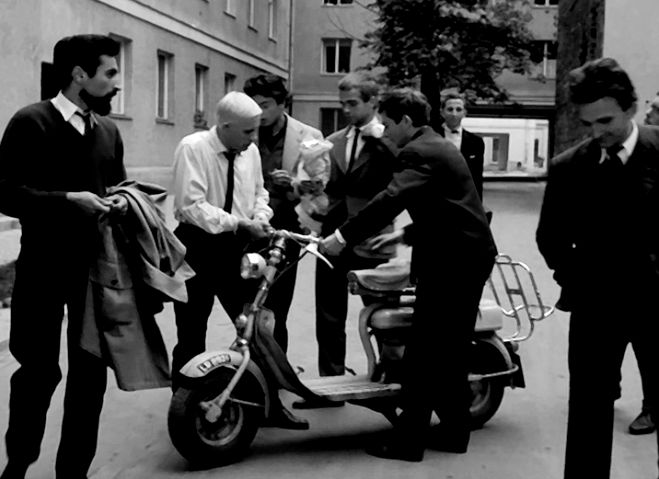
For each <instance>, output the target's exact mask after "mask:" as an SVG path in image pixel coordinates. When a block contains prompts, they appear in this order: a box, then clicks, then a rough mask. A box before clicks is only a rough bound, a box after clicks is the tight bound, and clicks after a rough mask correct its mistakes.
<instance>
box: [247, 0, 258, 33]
mask: <svg viewBox="0 0 659 479" xmlns="http://www.w3.org/2000/svg"><path fill="white" fill-rule="evenodd" d="M247 26H248V27H249V28H251V29H252V30H257V28H256V7H255V6H254V0H247Z"/></svg>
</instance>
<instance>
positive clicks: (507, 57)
mask: <svg viewBox="0 0 659 479" xmlns="http://www.w3.org/2000/svg"><path fill="white" fill-rule="evenodd" d="M367 8H369V9H371V10H372V11H374V12H375V14H376V16H377V21H376V25H377V27H376V29H375V30H374V31H371V32H368V33H367V34H366V36H365V39H364V41H363V42H362V46H365V47H367V48H368V49H370V50H371V51H372V52H373V53H374V54H375V60H374V61H373V62H372V64H371V65H369V66H370V67H384V68H385V69H386V77H387V80H388V82H389V84H390V85H394V86H404V85H410V84H417V83H419V82H420V88H421V91H422V92H423V93H425V94H426V96H427V97H428V100H430V102H431V104H433V105H434V104H437V102H438V101H439V94H440V92H441V91H442V90H444V89H447V88H458V89H459V90H460V91H462V92H463V93H464V94H465V95H466V96H467V97H468V98H469V99H470V100H475V99H482V100H490V101H497V102H500V101H505V100H506V99H507V94H506V92H505V91H504V90H502V89H501V88H500V87H499V85H497V84H496V82H495V79H496V77H497V76H499V75H500V74H501V72H502V71H503V70H504V69H508V70H511V71H513V72H516V73H527V72H528V69H529V66H530V63H529V56H530V53H531V50H532V43H531V41H532V39H533V37H532V34H531V33H530V32H529V30H528V29H527V27H526V25H527V23H528V21H529V20H530V13H529V11H528V1H527V0H498V1H489V0H481V1H478V0H461V1H460V0H374V1H373V2H372V3H371V4H369V5H368V7H367Z"/></svg>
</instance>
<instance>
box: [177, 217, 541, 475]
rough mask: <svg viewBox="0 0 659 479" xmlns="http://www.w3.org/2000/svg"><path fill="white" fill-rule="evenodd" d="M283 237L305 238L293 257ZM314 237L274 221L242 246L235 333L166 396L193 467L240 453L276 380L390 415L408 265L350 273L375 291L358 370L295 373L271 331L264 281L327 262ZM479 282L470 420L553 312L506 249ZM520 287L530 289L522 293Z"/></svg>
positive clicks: (478, 419)
mask: <svg viewBox="0 0 659 479" xmlns="http://www.w3.org/2000/svg"><path fill="white" fill-rule="evenodd" d="M289 241H295V242H297V243H299V244H301V245H302V246H304V249H303V253H302V254H301V255H300V256H299V257H298V258H292V259H288V260H287V259H286V258H285V251H286V245H287V243H288V242H289ZM319 242H320V239H319V238H318V237H316V236H312V235H301V234H296V233H292V232H288V231H285V230H278V231H275V232H274V233H273V234H272V237H271V241H270V244H269V247H268V248H267V249H266V250H264V251H263V252H262V253H263V254H260V253H249V254H246V255H245V256H244V257H243V261H242V265H241V274H242V276H243V278H245V279H248V278H261V280H260V283H259V288H258V290H257V292H256V294H255V297H254V300H253V302H252V303H250V304H248V305H246V306H245V308H244V310H243V313H242V314H241V315H240V316H239V317H238V318H237V319H236V321H235V327H236V331H237V337H236V339H235V340H234V342H233V344H232V345H231V346H230V347H229V348H228V349H226V350H220V351H208V352H204V353H202V354H199V355H197V356H196V357H194V358H193V359H191V360H190V361H189V362H188V363H187V364H186V365H185V366H183V368H182V369H181V370H180V374H181V377H182V379H181V381H180V387H179V388H178V389H177V390H176V392H175V393H174V395H173V397H172V400H171V404H170V408H169V415H168V428H169V434H170V437H171V440H172V443H173V444H174V447H175V448H176V449H177V450H178V451H179V452H180V453H181V455H182V456H183V457H185V458H186V459H187V460H188V461H189V462H190V463H191V464H193V465H194V466H195V467H213V466H219V465H225V464H230V463H232V462H236V461H238V460H240V459H241V458H242V457H243V456H244V455H245V454H246V453H247V451H248V450H249V447H250V445H251V443H252V441H253V439H254V436H255V435H256V433H257V431H258V429H259V427H260V426H262V425H264V424H265V422H266V421H267V419H268V418H269V417H270V415H271V404H272V403H273V398H274V397H275V395H277V394H278V391H279V389H286V390H288V391H291V392H292V393H294V394H296V395H298V396H300V397H301V398H303V399H307V400H310V401H321V402H322V401H347V402H349V403H352V404H357V405H360V406H364V407H367V408H369V409H372V410H374V411H377V412H380V413H382V414H383V415H384V416H385V417H386V418H387V419H388V420H389V421H391V422H392V423H393V422H394V421H395V419H396V416H397V412H396V411H397V409H398V407H399V405H400V392H401V385H400V382H399V381H400V374H401V366H400V364H401V358H402V351H403V349H404V340H405V335H406V334H407V332H408V331H409V328H410V325H411V318H412V311H413V302H414V288H413V287H412V286H411V285H410V283H409V266H408V265H405V264H402V263H392V264H385V265H382V266H380V267H378V268H376V269H373V270H362V271H353V272H351V273H350V274H349V278H348V279H349V284H350V289H351V292H352V293H353V294H360V295H368V296H370V297H371V298H374V299H376V301H375V302H374V303H372V304H369V306H366V307H364V308H363V309H362V311H361V313H360V316H359V326H358V328H359V335H360V338H361V341H362V345H363V347H364V352H365V354H366V363H367V364H366V367H367V372H366V374H362V375H356V376H335V377H323V378H316V379H310V380H304V381H302V380H300V379H299V377H298V375H297V374H296V372H295V371H294V370H293V368H292V367H291V365H290V363H289V362H288V360H287V358H286V355H285V354H284V352H283V351H282V350H281V349H280V348H279V346H278V345H277V343H276V341H275V340H274V338H273V336H272V328H273V323H274V317H273V314H272V312H270V311H269V310H267V309H266V308H265V307H264V303H265V300H266V299H267V296H268V292H269V289H270V287H271V286H272V284H273V283H274V282H275V281H276V280H277V278H278V277H279V275H280V274H282V273H283V272H284V271H285V269H286V267H287V266H288V265H290V263H291V262H294V261H299V260H300V259H301V258H302V257H303V256H304V255H305V254H308V253H310V254H313V255H314V256H316V257H317V258H319V259H320V260H321V261H324V262H326V263H327V264H328V265H329V266H330V267H331V264H330V263H329V261H327V259H326V258H324V257H323V256H322V254H320V253H319V252H318V244H319ZM495 277H496V278H497V280H495ZM525 280H526V282H525ZM488 284H489V286H490V290H491V297H490V298H484V299H482V300H481V305H480V311H479V316H478V320H477V323H476V329H475V331H474V339H473V342H472V344H473V354H471V358H472V359H471V363H472V364H471V367H470V371H471V373H470V375H469V379H470V384H471V385H472V391H473V400H472V405H471V413H472V421H473V425H474V427H479V426H482V425H483V424H485V422H487V421H488V420H489V419H490V418H491V417H492V416H493V415H494V413H495V412H496V410H497V409H498V407H499V405H500V404H501V401H502V398H503V391H504V388H505V387H506V386H510V387H523V386H524V378H523V374H522V368H521V361H520V358H519V356H518V354H517V349H518V343H519V342H520V341H524V340H526V339H528V338H529V337H530V336H531V335H532V333H533V329H534V323H535V322H536V321H539V320H542V319H544V318H546V317H547V316H549V315H550V314H551V313H552V311H553V308H549V307H547V306H545V305H543V303H542V300H541V298H540V294H539V292H538V289H537V287H536V283H535V280H534V279H533V275H532V274H531V271H530V270H529V269H528V267H526V266H525V265H524V264H522V263H518V262H514V261H512V260H511V259H510V258H509V257H508V256H503V255H502V256H499V257H498V258H497V261H496V265H495V269H494V272H493V275H492V276H491V277H490V279H489V280H488ZM529 288H530V289H531V290H532V294H531V295H529V294H527V291H528V289H529ZM529 298H532V299H533V300H534V302H530V301H529ZM438 308H441V305H438ZM505 317H510V318H513V319H514V326H513V330H512V332H511V333H510V334H506V336H505V337H502V336H500V335H499V334H498V333H499V332H501V331H502V330H503V328H504V324H503V322H504V318H505ZM447 340H450V338H447ZM438 347H441V343H440V344H439V345H438ZM448 393H449V394H450V392H448Z"/></svg>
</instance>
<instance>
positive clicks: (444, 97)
mask: <svg viewBox="0 0 659 479" xmlns="http://www.w3.org/2000/svg"><path fill="white" fill-rule="evenodd" d="M449 100H462V104H463V105H464V107H465V108H467V100H466V99H465V96H464V95H463V94H462V93H458V92H455V91H451V92H448V93H446V94H444V95H442V101H441V102H440V108H441V109H444V107H445V106H446V102H448V101H449Z"/></svg>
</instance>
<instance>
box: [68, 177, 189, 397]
mask: <svg viewBox="0 0 659 479" xmlns="http://www.w3.org/2000/svg"><path fill="white" fill-rule="evenodd" d="M108 195H121V196H123V197H124V198H125V199H126V200H127V202H128V211H127V213H126V215H124V216H121V217H114V216H105V217H102V218H100V219H99V223H98V232H99V248H98V255H97V257H96V261H95V262H94V263H93V264H92V267H91V270H90V277H89V283H88V289H87V297H86V303H85V314H84V317H83V327H82V334H81V343H80V344H81V346H82V347H83V348H84V349H85V350H87V351H89V352H90V353H92V354H94V355H96V356H98V357H102V358H104V359H105V360H106V361H107V362H108V365H109V366H110V367H112V369H113V370H114V372H115V376H116V379H117V384H118V386H119V388H120V389H122V390H125V391H133V390H138V389H148V388H157V387H167V386H169V385H170V370H169V361H168V355H167V350H166V347H165V344H164V341H163V339H162V335H161V333H160V330H159V328H158V325H157V323H156V321H155V315H156V314H157V313H159V312H160V311H162V309H163V303H164V302H167V301H172V300H176V301H182V302H185V301H187V291H186V288H185V281H186V280H187V279H188V278H190V277H192V276H193V275H194V272H193V271H192V269H191V268H190V267H189V266H188V264H187V263H185V261H184V258H185V247H184V246H183V244H182V243H181V242H180V241H179V240H178V239H177V238H176V237H175V236H174V234H173V233H172V232H171V231H170V230H169V229H168V228H167V225H166V223H165V217H164V213H163V210H162V206H163V204H164V201H165V199H166V197H167V191H166V190H165V189H163V188H161V187H160V186H157V185H151V184H147V183H140V182H135V181H124V182H122V183H121V184H119V185H118V186H116V187H114V188H111V189H110V190H109V191H108Z"/></svg>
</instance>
